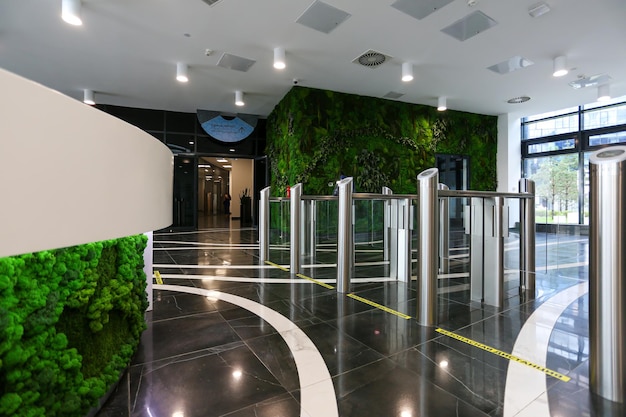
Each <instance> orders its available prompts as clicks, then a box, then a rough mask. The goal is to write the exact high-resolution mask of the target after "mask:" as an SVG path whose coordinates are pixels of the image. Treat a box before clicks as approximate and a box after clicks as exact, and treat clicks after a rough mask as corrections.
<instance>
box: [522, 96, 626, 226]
mask: <svg viewBox="0 0 626 417" xmlns="http://www.w3.org/2000/svg"><path fill="white" fill-rule="evenodd" d="M625 143H626V97H621V98H619V99H614V100H611V101H609V102H604V103H593V104H589V105H585V106H579V107H572V108H568V109H564V110H560V111H555V112H550V113H543V114H539V115H535V116H529V117H526V118H524V119H523V120H522V175H523V176H524V178H530V179H532V180H534V181H535V189H536V208H535V211H536V222H537V223H548V224H589V155H591V153H592V152H594V151H596V150H598V149H600V148H604V147H607V146H615V145H618V144H625Z"/></svg>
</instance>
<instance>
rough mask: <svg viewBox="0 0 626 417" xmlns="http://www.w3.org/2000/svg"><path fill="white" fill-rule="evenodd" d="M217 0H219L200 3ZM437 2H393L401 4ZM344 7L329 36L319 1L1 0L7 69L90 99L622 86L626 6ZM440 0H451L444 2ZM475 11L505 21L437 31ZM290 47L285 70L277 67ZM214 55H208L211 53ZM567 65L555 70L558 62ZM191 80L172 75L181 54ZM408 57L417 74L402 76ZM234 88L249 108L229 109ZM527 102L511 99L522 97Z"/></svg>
mask: <svg viewBox="0 0 626 417" xmlns="http://www.w3.org/2000/svg"><path fill="white" fill-rule="evenodd" d="M206 1H208V2H209V3H211V2H212V1H213V0H206ZM439 1H442V0H415V2H414V3H412V0H398V3H402V4H404V5H405V6H407V5H408V6H409V7H410V6H412V5H413V6H415V5H435V4H437V3H438V2H439ZM325 2H326V3H328V4H330V5H332V6H333V7H335V8H338V9H340V10H343V11H345V12H347V13H349V14H350V17H348V18H347V19H346V20H345V21H344V22H343V23H341V24H340V25H339V26H337V27H336V28H334V29H333V30H332V31H330V33H328V34H327V33H322V32H320V31H317V30H314V29H311V28H309V27H306V26H304V25H302V24H300V23H297V22H296V20H297V19H298V18H299V17H300V16H301V15H302V14H303V13H304V12H305V11H306V10H307V8H308V7H309V6H310V5H311V4H312V3H313V0H263V1H260V0H220V1H218V2H217V3H215V4H213V5H209V4H207V3H206V2H205V1H203V0H175V1H174V0H82V20H83V25H82V26H78V27H76V26H71V25H69V24H67V23H65V22H64V21H63V20H61V17H60V11H61V0H19V1H18V0H0V67H2V68H5V69H7V70H9V71H12V72H15V73H17V74H20V75H22V76H25V77H27V78H30V79H33V80H35V81H38V82H40V83H42V84H44V85H46V86H49V87H51V88H53V89H56V90H59V91H60V92H62V93H64V94H67V95H69V96H71V97H75V98H76V99H80V100H82V97H83V90H84V89H92V90H94V91H95V99H96V101H97V102H98V103H103V104H114V105H121V106H129V107H140V108H152V109H163V110H173V111H182V112H195V111H196V110H197V109H206V110H216V111H221V112H227V113H236V112H241V113H248V114H256V115H260V116H267V115H268V114H269V113H270V112H271V111H272V109H273V108H274V106H275V105H276V104H277V103H278V102H279V101H280V100H281V99H282V97H283V96H284V95H285V94H286V93H287V92H288V91H289V89H290V88H292V85H293V84H294V79H297V80H298V85H301V86H306V87H313V88H321V89H327V90H333V91H340V92H346V93H352V94H359V95H364V96H372V97H383V96H385V95H386V94H387V93H389V92H392V91H393V92H397V93H400V94H403V95H402V96H401V97H400V98H398V99H397V100H398V101H402V102H408V103H419V104H425V105H431V106H436V104H437V97H438V96H446V97H447V104H448V108H449V109H453V110H462V111H468V112H474V113H481V114H490V115H498V114H503V113H512V114H516V115H520V116H524V115H532V114H537V113H541V112H545V111H551V110H558V109H562V108H566V107H571V106H576V105H580V104H585V103H590V102H594V101H595V100H596V95H597V88H584V89H579V90H575V89H573V88H571V87H570V86H569V85H568V82H570V81H573V80H576V79H577V78H578V77H579V76H580V75H584V76H590V75H595V74H601V73H606V74H608V75H610V76H611V78H612V81H611V85H610V86H611V93H612V96H613V97H617V96H624V95H626V46H625V45H626V24H625V23H624V22H626V3H624V1H623V0H594V1H593V2H591V1H571V0H546V2H547V4H548V5H549V7H550V8H551V11H550V12H549V13H547V14H544V15H542V16H540V17H537V18H532V17H531V16H530V15H529V13H528V10H529V8H530V7H531V6H534V5H535V4H537V1H536V0H515V1H513V0H477V1H476V4H475V5H473V6H470V5H468V1H467V0H448V1H447V2H448V3H449V4H447V5H444V6H443V7H440V8H439V9H438V10H436V11H434V12H433V13H432V14H429V15H428V16H426V17H424V18H422V19H417V18H414V17H412V16H409V15H408V14H406V13H403V12H401V11H400V10H398V8H397V7H392V4H394V3H395V2H396V0H325ZM443 3H446V1H445V0H443ZM475 11H480V12H482V13H484V14H485V15H487V16H488V17H490V18H492V19H493V20H495V21H496V22H497V24H496V25H495V26H494V27H492V28H490V29H488V30H485V31H482V32H481V33H478V34H477V35H476V36H473V37H471V38H469V39H467V40H465V41H459V40H457V39H455V38H453V37H452V36H450V35H448V34H447V33H444V32H442V31H441V29H443V28H444V27H446V26H448V25H450V24H452V23H454V22H456V21H457V20H459V19H461V18H464V17H465V16H467V15H468V14H470V13H472V12H475ZM275 47H284V48H285V50H286V60H287V68H286V69H284V70H282V71H280V70H276V69H274V68H273V67H272V62H273V49H274V48H275ZM207 49H209V50H211V51H212V53H210V54H209V55H208V56H207V54H206V50H207ZM370 49H372V50H375V51H378V52H381V53H383V54H385V55H387V56H389V57H390V59H388V60H387V61H386V62H385V63H383V64H382V65H380V66H379V67H377V68H374V69H372V68H367V67H363V66H360V65H358V64H355V63H353V62H352V61H353V60H354V59H355V58H356V57H358V56H359V55H361V54H362V53H364V52H365V51H367V50H370ZM223 53H229V54H233V55H237V56H240V57H245V58H248V59H251V60H255V61H256V62H255V63H254V64H253V65H252V66H251V67H250V69H249V70H248V71H247V72H241V71H236V70H232V69H227V68H223V67H220V66H217V65H216V64H217V63H218V61H219V60H220V58H221V56H222V54H223ZM560 55H565V56H566V57H567V63H568V67H569V69H570V72H569V74H568V75H566V76H564V77H562V78H554V77H553V76H552V69H553V59H554V58H555V57H556V56H560ZM514 56H521V57H523V58H525V59H527V60H530V61H532V62H533V63H534V64H533V65H531V66H529V67H526V68H523V69H520V70H517V71H514V72H511V73H507V74H498V73H496V72H493V71H491V70H489V69H487V68H488V67H490V66H492V65H495V64H498V63H500V62H503V61H506V60H508V59H509V58H512V57H514ZM177 62H185V63H187V64H188V65H189V82H188V83H185V84H183V83H179V82H177V81H176V80H175V72H176V63H177ZM403 62H410V63H411V64H412V65H413V69H414V75H415V79H414V80H413V81H411V82H408V83H404V82H402V81H401V80H400V76H401V67H402V63H403ZM235 90H242V91H243V92H244V94H245V102H246V105H245V106H244V107H236V106H235V105H234V95H235ZM524 95H525V96H529V97H531V100H530V101H528V102H526V103H522V104H509V103H507V100H508V99H510V98H513V97H517V96H524Z"/></svg>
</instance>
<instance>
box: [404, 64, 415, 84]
mask: <svg viewBox="0 0 626 417" xmlns="http://www.w3.org/2000/svg"><path fill="white" fill-rule="evenodd" d="M402 81H404V82H409V81H413V65H411V63H410V62H404V63H403V64H402Z"/></svg>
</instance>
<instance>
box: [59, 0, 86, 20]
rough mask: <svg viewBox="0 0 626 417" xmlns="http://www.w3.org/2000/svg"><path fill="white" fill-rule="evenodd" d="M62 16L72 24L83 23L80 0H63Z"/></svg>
mask: <svg viewBox="0 0 626 417" xmlns="http://www.w3.org/2000/svg"><path fill="white" fill-rule="evenodd" d="M61 18H62V19H63V20H64V21H65V22H66V23H69V24H70V25H74V26H80V25H82V24H83V20H82V19H81V18H80V0H62V1H61Z"/></svg>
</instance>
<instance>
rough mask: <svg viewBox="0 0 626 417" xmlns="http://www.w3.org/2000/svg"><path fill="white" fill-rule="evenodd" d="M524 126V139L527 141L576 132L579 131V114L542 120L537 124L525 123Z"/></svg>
mask: <svg viewBox="0 0 626 417" xmlns="http://www.w3.org/2000/svg"><path fill="white" fill-rule="evenodd" d="M523 126H524V134H523V136H522V137H524V138H526V139H534V138H541V137H545V136H554V135H560V134H562V133H570V132H576V131H577V130H578V114H576V113H575V114H571V115H565V116H560V117H552V118H549V119H542V120H538V121H536V122H531V123H525V124H524V125H523Z"/></svg>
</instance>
